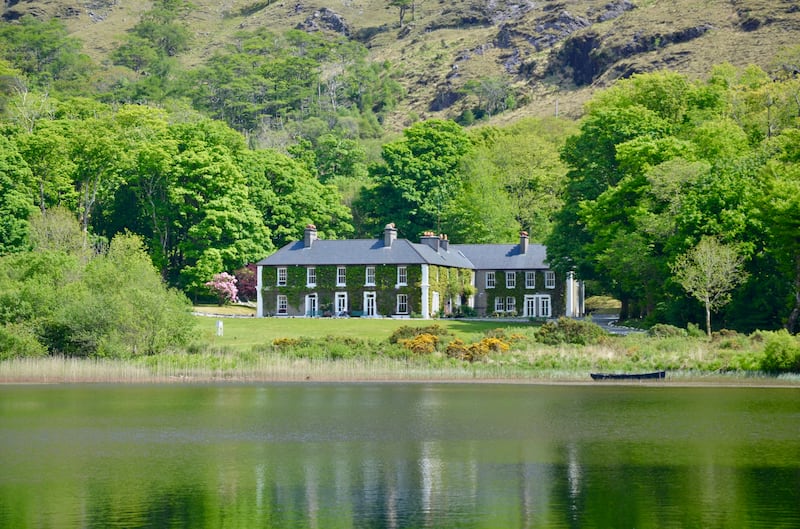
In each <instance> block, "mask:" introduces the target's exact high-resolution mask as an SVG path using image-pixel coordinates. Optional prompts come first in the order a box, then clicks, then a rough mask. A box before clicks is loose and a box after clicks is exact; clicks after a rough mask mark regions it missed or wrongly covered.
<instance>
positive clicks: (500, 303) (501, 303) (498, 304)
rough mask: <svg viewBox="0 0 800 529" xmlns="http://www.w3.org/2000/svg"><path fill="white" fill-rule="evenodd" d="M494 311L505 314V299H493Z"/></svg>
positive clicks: (498, 297)
mask: <svg viewBox="0 0 800 529" xmlns="http://www.w3.org/2000/svg"><path fill="white" fill-rule="evenodd" d="M494 311H495V312H505V311H506V298H503V297H500V296H497V297H496V298H494Z"/></svg>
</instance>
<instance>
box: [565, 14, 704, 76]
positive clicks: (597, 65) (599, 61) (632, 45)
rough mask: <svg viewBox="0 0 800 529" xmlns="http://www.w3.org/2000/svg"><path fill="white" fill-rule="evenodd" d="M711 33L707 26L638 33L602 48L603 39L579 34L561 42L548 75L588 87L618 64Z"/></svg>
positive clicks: (596, 34) (589, 33)
mask: <svg viewBox="0 0 800 529" xmlns="http://www.w3.org/2000/svg"><path fill="white" fill-rule="evenodd" d="M710 29H712V26H711V25H710V24H701V25H698V26H691V27H687V28H682V29H678V30H675V31H673V32H670V33H652V34H643V33H641V32H639V33H636V34H634V36H633V38H632V39H631V40H630V41H628V42H626V43H624V44H621V45H611V46H606V45H604V42H603V40H604V39H603V38H602V37H601V36H600V35H599V34H598V33H597V32H594V31H589V32H585V33H581V34H579V35H575V36H573V37H570V38H569V39H567V41H566V42H564V46H563V47H562V48H561V50H559V51H558V53H557V54H556V55H555V57H554V58H553V60H552V61H551V64H550V73H554V74H558V73H561V74H562V75H563V74H567V75H568V76H570V77H571V78H572V82H573V83H575V85H577V86H585V85H589V84H591V83H592V82H594V81H595V80H596V79H597V78H598V77H600V76H601V75H602V74H603V73H604V72H606V70H608V69H609V68H610V67H611V66H612V65H613V64H615V63H617V62H619V61H624V60H625V59H627V58H630V57H633V56H635V55H638V54H641V53H646V52H649V51H654V50H656V49H659V48H662V47H664V46H667V45H669V44H677V43H681V42H687V41H690V40H693V39H696V38H699V37H701V36H703V35H704V34H705V33H706V32H708V31H709V30H710Z"/></svg>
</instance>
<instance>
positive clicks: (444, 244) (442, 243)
mask: <svg viewBox="0 0 800 529" xmlns="http://www.w3.org/2000/svg"><path fill="white" fill-rule="evenodd" d="M449 246H450V241H448V240H447V235H446V234H444V233H440V234H439V247H440V248H441V249H442V250H444V251H445V252H446V251H447V248H448V247H449Z"/></svg>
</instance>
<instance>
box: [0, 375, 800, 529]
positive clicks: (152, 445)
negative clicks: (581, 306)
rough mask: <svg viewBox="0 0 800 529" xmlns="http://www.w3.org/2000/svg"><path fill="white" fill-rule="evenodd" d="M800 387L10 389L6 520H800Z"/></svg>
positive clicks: (2, 496)
mask: <svg viewBox="0 0 800 529" xmlns="http://www.w3.org/2000/svg"><path fill="white" fill-rule="evenodd" d="M797 396H798V393H797V391H794V390H769V391H767V390H756V391H753V390H748V389H746V388H740V389H732V390H719V389H716V390H696V389H691V390H687V389H686V388H683V389H680V390H679V389H668V388H636V387H632V388H608V387H600V388H598V387H575V388H562V387H525V386H483V385H481V386H464V385H432V386H426V385H359V384H352V385H324V384H320V385H274V386H241V387H237V386H206V387H202V386H201V387H160V386H156V387H123V388H118V387H52V388H25V387H17V388H8V387H5V388H0V446H2V450H0V527H9V528H10V527H14V528H25V527H166V526H169V527H193V528H197V527H252V526H259V527H293V528H296V527H299V528H303V527H308V528H337V527H343V528H344V527H348V528H349V527H364V528H403V527H429V528H433V527H442V528H447V527H462V528H482V527H509V528H514V527H521V528H567V527H581V528H584V527H710V528H714V527H754V528H757V527H758V528H760V527H778V526H784V527H800V439H799V438H798V436H797V432H798V431H800V399H798V398H797Z"/></svg>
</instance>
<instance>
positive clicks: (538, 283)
mask: <svg viewBox="0 0 800 529" xmlns="http://www.w3.org/2000/svg"><path fill="white" fill-rule="evenodd" d="M494 273H495V286H494V288H487V289H485V292H486V313H487V314H492V313H494V307H495V299H496V298H498V297H501V298H503V300H504V301H503V303H504V306H505V303H506V299H507V298H510V297H513V298H514V300H515V301H514V303H515V307H514V310H515V312H516V313H517V314H522V312H523V304H524V302H525V296H526V295H549V296H550V297H551V303H552V306H553V307H554V310H555V307H557V306H559V305H557V303H560V300H561V296H562V289H561V288H559V287H558V285H559V283H558V282H556V288H548V289H545V288H544V272H542V271H536V272H534V273H535V274H536V279H535V282H534V283H535V288H525V271H520V270H516V271H515V270H495V271H494ZM506 273H513V274H515V286H514V287H513V288H508V287H507V286H506V284H507V283H506ZM484 278H485V275H484Z"/></svg>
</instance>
